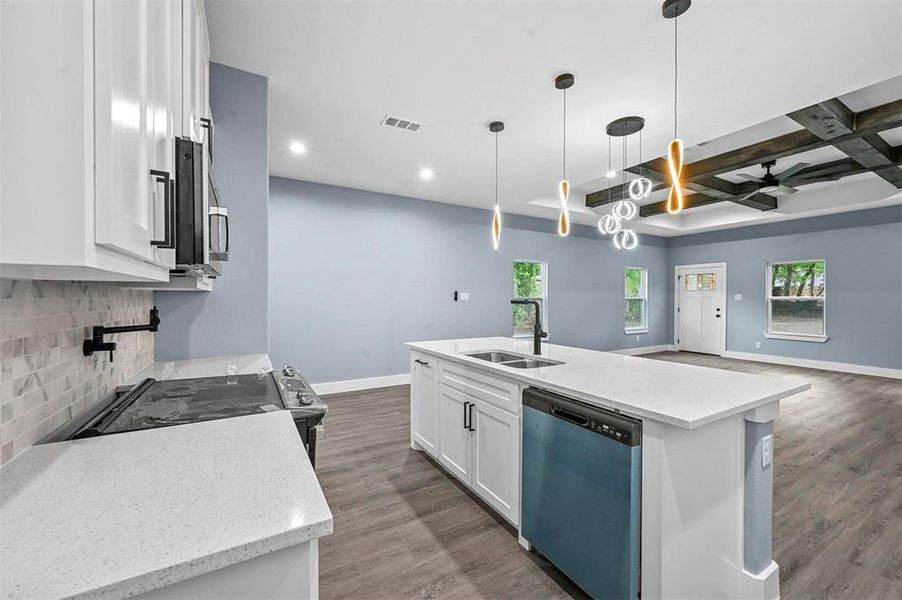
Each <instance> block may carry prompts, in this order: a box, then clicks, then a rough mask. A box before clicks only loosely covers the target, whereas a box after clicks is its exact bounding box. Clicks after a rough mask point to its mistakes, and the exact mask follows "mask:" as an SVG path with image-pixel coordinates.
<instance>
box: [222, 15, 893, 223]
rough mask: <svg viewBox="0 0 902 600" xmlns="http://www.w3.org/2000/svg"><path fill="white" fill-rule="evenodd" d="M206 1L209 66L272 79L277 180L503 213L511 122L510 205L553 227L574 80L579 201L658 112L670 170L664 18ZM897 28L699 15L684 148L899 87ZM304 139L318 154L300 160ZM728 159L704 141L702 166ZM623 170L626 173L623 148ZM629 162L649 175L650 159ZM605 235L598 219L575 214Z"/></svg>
mask: <svg viewBox="0 0 902 600" xmlns="http://www.w3.org/2000/svg"><path fill="white" fill-rule="evenodd" d="M206 4H207V14H208V20H209V27H210V36H211V41H212V49H213V60H215V61H217V62H220V63H224V64H227V65H231V66H234V67H238V68H241V69H245V70H248V71H252V72H254V73H259V74H262V75H265V76H267V77H268V78H269V94H270V96H269V97H270V100H269V125H270V130H269V135H270V172H271V173H272V174H273V175H279V176H283V177H290V178H294V179H302V180H308V181H315V182H321V183H328V184H334V185H340V186H346V187H352V188H360V189H365V190H372V191H378V192H385V193H392V194H398V195H403V196H413V197H417V198H423V199H427V200H434V201H439V202H449V203H454V204H462V205H468V206H479V207H484V208H490V207H491V205H492V203H493V199H494V188H493V183H494V170H493V166H494V141H493V134H491V133H490V132H489V131H488V129H487V126H488V123H489V122H490V121H493V120H503V121H504V122H505V123H506V125H507V128H506V130H505V131H504V132H503V133H501V134H500V135H501V139H500V147H501V157H500V165H501V202H502V209H503V210H505V211H507V212H513V213H518V214H524V215H532V216H537V217H542V218H548V219H556V216H557V211H556V209H555V208H554V207H555V204H556V186H557V182H558V180H559V179H560V177H561V134H562V125H561V92H560V91H558V90H556V89H555V88H554V86H553V79H554V76H555V75H557V74H559V73H562V72H572V73H574V74H575V76H576V85H575V86H574V87H573V88H571V90H570V91H569V92H568V97H567V109H568V128H567V159H568V161H567V163H568V164H567V176H568V179H569V180H570V181H571V184H572V185H573V191H572V192H571V194H572V195H571V199H572V200H571V203H573V204H581V203H582V202H583V196H584V194H585V193H586V192H591V191H595V190H596V189H599V187H603V185H604V180H603V179H602V176H603V174H604V173H605V171H606V170H607V160H608V158H607V139H606V137H605V134H604V125H605V124H606V123H607V122H609V121H611V120H613V119H615V118H618V117H621V116H624V115H627V114H638V115H642V116H644V117H645V119H646V128H645V130H644V132H643V136H644V155H645V156H644V157H643V158H645V159H648V158H650V157H652V156H655V155H661V154H662V153H663V149H664V148H665V147H666V144H667V142H668V141H669V139H670V137H671V135H672V133H673V122H672V110H673V107H672V94H673V90H672V84H673V81H672V77H673V64H672V63H673V55H672V52H673V22H672V21H666V20H664V19H663V18H662V17H661V15H660V2H659V1H658V0H652V1H636V0H633V1H599V2H571V3H564V2H529V3H522V2H521V3H517V2H497V1H496V2H451V1H447V2H348V1H332V2H311V1H303V2H297V1H295V2H289V1H282V0H256V1H253V0H207V2H206ZM900 32H902V3H899V2H897V1H895V0H891V1H864V0H857V1H852V0H846V1H842V2H835V1H834V2H831V1H826V0H821V1H817V2H814V1H810V0H809V1H790V0H780V1H779V2H777V1H742V0H733V1H730V2H723V1H715V0H707V1H705V0H695V2H693V5H692V8H691V10H690V11H689V12H688V13H686V15H685V16H683V17H681V18H680V20H679V39H680V96H679V133H680V137H682V138H683V139H684V141H685V143H686V146H687V147H691V146H694V145H696V144H699V143H700V142H704V141H707V140H715V139H716V138H724V136H726V135H727V134H733V135H732V136H729V137H727V138H724V139H723V140H720V142H722V143H729V144H736V145H734V146H733V147H736V146H738V145H742V144H740V143H738V141H739V140H740V138H743V139H749V141H757V139H764V138H766V137H769V136H772V135H777V134H779V133H784V132H785V131H791V130H793V129H797V128H798V126H797V125H795V124H794V123H793V122H792V121H791V120H789V119H787V118H785V117H782V118H780V117H779V116H780V115H784V114H786V113H787V112H790V111H792V110H795V109H798V108H801V107H804V106H808V105H810V104H813V103H816V102H819V101H821V100H824V99H826V98H830V97H834V96H843V95H845V94H849V93H850V92H853V91H855V90H860V89H862V88H866V87H868V86H872V85H873V84H875V83H877V82H881V81H885V80H887V79H890V78H892V77H897V76H899V75H900V74H902V33H900ZM872 89H877V90H878V91H877V92H870V93H868V92H860V93H857V94H851V95H850V96H847V97H846V99H847V101H848V102H849V105H850V107H851V108H853V110H860V109H862V108H867V107H868V106H873V105H876V104H879V103H881V102H879V101H877V100H880V99H881V98H882V95H888V96H890V97H891V98H890V99H894V98H898V97H902V79H895V80H893V81H891V82H885V83H884V84H883V85H882V86H877V87H876V88H872ZM875 99H876V100H875ZM883 101H885V100H883ZM386 114H392V115H395V116H400V117H404V118H410V119H413V120H415V121H418V122H420V123H422V124H423V127H422V128H421V129H420V130H419V131H418V132H416V133H412V132H407V131H402V130H397V129H390V128H388V127H385V126H382V125H380V121H381V120H382V118H383V116H384V115H386ZM753 125H757V127H755V128H753V129H749V128H751V127H752V126H753ZM743 130H746V131H743ZM735 132H740V133H739V134H736V133H735ZM897 137H898V136H897ZM295 140H299V141H302V142H303V143H304V144H305V145H306V146H307V148H308V151H307V153H306V154H304V155H302V156H298V155H295V154H292V153H291V152H289V150H288V145H289V143H290V142H291V141H295ZM727 140H729V141H727ZM744 143H748V142H744ZM725 149H729V148H725ZM721 151H723V149H722V148H721V145H720V144H708V145H705V146H701V147H699V148H697V149H693V152H692V153H688V155H687V160H688V161H691V160H697V159H698V158H701V157H702V156H703V155H711V154H716V153H719V152H721ZM827 152H828V153H829V150H827ZM614 154H615V158H614V160H615V166H616V165H619V163H620V152H619V147H618V148H617V149H615V152H614ZM628 162H629V163H630V164H633V163H635V162H638V155H637V148H636V147H635V146H634V147H633V148H632V150H631V155H630V159H629V161H628ZM794 162H797V161H796V159H795V158H794V157H793V158H790V159H785V161H782V162H781V164H778V165H777V168H776V169H775V171H776V172H778V171H779V170H782V169H783V168H785V167H787V166H789V165H791V164H793V163H794ZM422 167H430V168H432V169H434V171H435V177H434V179H433V180H431V181H428V182H426V181H421V180H420V178H419V176H418V173H419V170H420V168H422ZM758 171H760V169H758ZM745 172H752V173H755V174H760V172H759V173H756V172H755V169H749V170H746V171H745ZM895 191H896V190H895V188H893V186H891V185H890V184H888V183H886V182H884V181H882V180H880V179H878V178H877V177H876V176H873V175H863V176H858V177H854V178H848V179H844V180H841V181H839V182H836V183H833V184H824V185H819V186H810V187H808V188H804V189H803V191H801V192H799V193H797V194H795V195H793V196H792V197H791V198H787V199H782V200H781V205H780V208H779V209H778V210H777V211H770V212H766V213H762V212H759V211H756V210H753V209H749V208H744V207H740V206H737V205H733V204H729V203H723V204H718V205H714V206H710V207H706V208H701V209H694V210H691V211H686V212H685V213H684V214H683V215H681V216H676V217H673V216H670V215H660V216H657V217H652V218H648V219H640V220H639V223H640V224H639V225H638V226H637V227H636V229H638V230H639V231H644V232H647V233H656V234H659V235H680V234H685V233H694V232H696V231H705V230H709V229H720V228H725V227H731V226H738V225H745V224H749V223H751V222H763V221H772V220H782V219H786V218H799V217H801V216H807V215H809V214H822V213H823V212H824V211H825V210H826V211H828V212H837V211H839V210H854V209H856V208H863V207H865V206H876V205H881V204H886V203H893V202H899V201H902V199H900V196H899V195H898V194H895ZM487 218H488V217H487ZM596 219H597V217H596V216H595V215H594V214H593V212H592V211H588V210H583V211H578V212H575V213H574V215H573V220H574V221H575V222H581V223H586V224H593V223H594V222H595V220H596Z"/></svg>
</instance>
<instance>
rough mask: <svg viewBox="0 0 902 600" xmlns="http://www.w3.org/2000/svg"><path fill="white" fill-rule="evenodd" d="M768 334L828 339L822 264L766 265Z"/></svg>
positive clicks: (807, 262)
mask: <svg viewBox="0 0 902 600" xmlns="http://www.w3.org/2000/svg"><path fill="white" fill-rule="evenodd" d="M767 283H768V286H767V287H768V294H767V332H766V333H767V334H772V335H774V336H775V337H780V336H787V337H791V338H797V339H805V338H806V337H810V338H812V339H815V340H817V341H822V340H823V339H825V338H826V335H827V330H826V303H827V264H826V262H825V261H823V260H806V261H798V262H779V263H770V264H769V265H767Z"/></svg>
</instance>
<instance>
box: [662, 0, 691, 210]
mask: <svg viewBox="0 0 902 600" xmlns="http://www.w3.org/2000/svg"><path fill="white" fill-rule="evenodd" d="M690 6H692V0H664V4H663V5H662V6H661V14H662V15H663V16H664V18H665V19H673V140H672V141H671V142H670V144H669V145H668V146H667V172H668V173H669V174H670V192H669V193H668V194H667V204H666V208H667V212H668V213H670V214H672V215H675V214H677V213H679V212H680V211H681V210H683V187H682V182H681V181H680V176H681V175H682V173H683V140H681V139H680V138H678V137H677V75H678V70H677V67H678V62H677V49H678V43H677V42H678V28H677V22H678V21H679V19H678V18H677V17H679V16H680V15H682V14H683V13H684V12H686V11H687V10H689V7H690Z"/></svg>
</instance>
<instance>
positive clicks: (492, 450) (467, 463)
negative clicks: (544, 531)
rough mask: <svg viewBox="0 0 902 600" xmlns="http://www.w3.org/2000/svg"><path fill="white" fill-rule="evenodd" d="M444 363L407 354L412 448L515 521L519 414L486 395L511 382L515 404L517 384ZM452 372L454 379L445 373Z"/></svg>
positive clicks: (517, 515)
mask: <svg viewBox="0 0 902 600" xmlns="http://www.w3.org/2000/svg"><path fill="white" fill-rule="evenodd" d="M448 366H449V365H448V364H446V363H445V362H440V361H439V360H438V359H436V358H434V357H427V356H425V355H418V354H412V356H411V371H410V375H411V380H410V415H411V434H410V440H411V446H412V447H414V448H418V449H421V450H424V451H425V452H427V453H429V454H431V455H432V456H434V457H435V458H437V459H438V461H439V463H440V464H441V465H442V467H444V468H445V469H446V470H447V471H448V472H449V473H451V474H452V475H454V476H455V477H457V478H458V479H460V480H461V481H462V482H463V483H464V484H465V485H467V487H469V488H470V489H472V490H473V491H474V492H475V493H476V494H477V495H478V496H479V497H480V498H482V499H483V500H484V501H485V502H486V503H487V504H488V505H489V506H491V507H492V508H494V509H495V510H496V511H498V513H500V514H501V515H502V516H503V517H504V518H506V519H507V520H508V521H510V522H511V523H512V524H513V525H515V526H516V525H519V523H520V416H519V414H514V413H512V412H509V411H507V410H504V409H502V408H499V407H498V406H497V404H498V402H489V401H487V400H486V399H485V398H489V397H490V398H493V399H494V398H495V396H493V395H487V389H492V390H495V389H498V387H499V386H508V387H509V386H511V385H513V386H514V387H515V388H517V391H516V392H511V396H515V397H516V398H517V402H518V403H519V391H518V390H519V388H518V386H517V385H516V384H514V383H513V382H508V381H501V380H497V381H494V380H493V378H491V377H490V376H487V375H485V374H483V373H476V372H472V373H467V371H468V369H467V367H466V366H461V365H459V364H455V365H453V369H451V368H448ZM451 372H453V373H454V374H455V377H454V378H449V377H446V376H445V375H446V374H447V373H451ZM436 374H438V377H436ZM468 375H472V377H469V376H468ZM461 377H463V378H465V379H466V382H467V383H466V385H463V384H461V383H460V381H461V379H460V378H461ZM487 377H488V378H489V379H486V378H487ZM483 387H485V388H486V389H483ZM505 406H507V404H505ZM517 408H519V406H517ZM433 427H435V428H436V429H435V430H433V429H432V428H433ZM432 431H435V432H436V434H435V435H434V436H433V435H431V432H432Z"/></svg>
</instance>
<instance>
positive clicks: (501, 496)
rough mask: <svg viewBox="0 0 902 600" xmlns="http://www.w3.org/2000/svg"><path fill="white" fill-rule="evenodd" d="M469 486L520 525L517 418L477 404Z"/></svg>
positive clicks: (494, 408) (481, 403)
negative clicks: (471, 479)
mask: <svg viewBox="0 0 902 600" xmlns="http://www.w3.org/2000/svg"><path fill="white" fill-rule="evenodd" d="M473 428H474V429H475V431H474V432H473V433H472V436H473V439H472V459H473V466H472V476H473V481H472V482H471V487H472V488H473V489H474V490H475V491H476V493H477V494H479V496H480V497H481V498H482V499H483V500H485V501H486V502H488V503H489V505H490V506H492V508H494V509H495V510H497V511H498V512H499V513H501V514H502V515H504V516H505V517H506V518H507V519H508V520H509V521H511V522H512V523H514V524H515V525H517V524H519V522H520V417H519V416H518V415H512V414H511V413H509V412H507V411H504V410H501V409H500V408H496V407H494V406H492V405H491V404H487V403H485V402H483V401H481V400H480V401H477V402H476V415H475V419H474V423H473Z"/></svg>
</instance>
